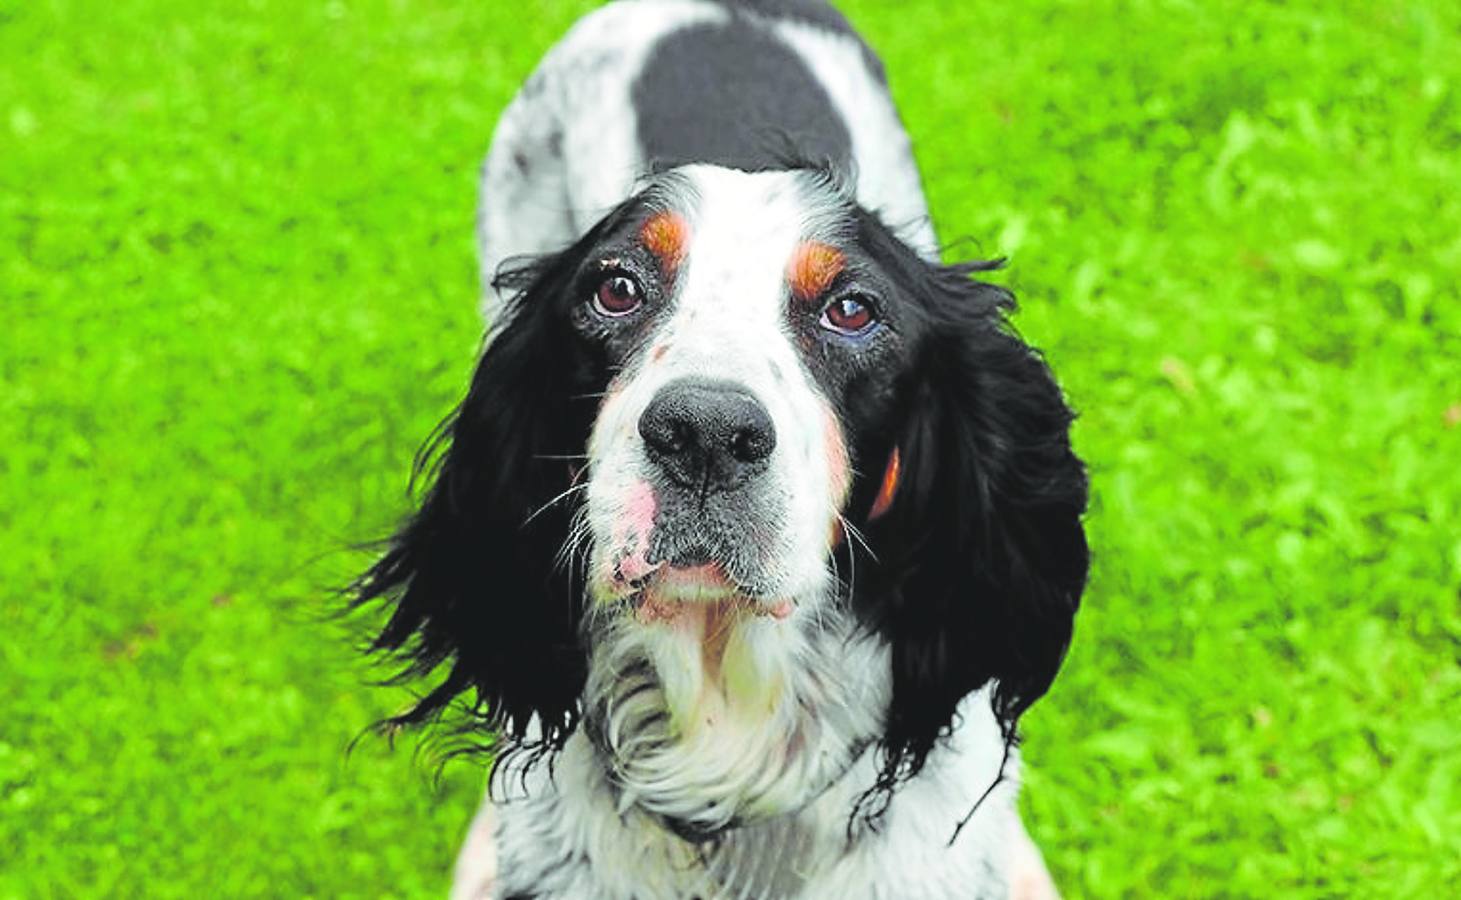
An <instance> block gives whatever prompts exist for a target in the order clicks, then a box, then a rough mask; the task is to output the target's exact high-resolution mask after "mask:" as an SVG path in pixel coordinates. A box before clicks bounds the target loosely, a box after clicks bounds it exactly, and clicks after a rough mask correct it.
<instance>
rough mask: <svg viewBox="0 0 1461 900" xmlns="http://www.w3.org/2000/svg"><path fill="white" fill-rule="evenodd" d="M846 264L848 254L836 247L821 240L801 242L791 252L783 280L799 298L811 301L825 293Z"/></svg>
mask: <svg viewBox="0 0 1461 900" xmlns="http://www.w3.org/2000/svg"><path fill="white" fill-rule="evenodd" d="M846 266H847V257H845V256H843V255H842V251H841V250H838V249H837V248H836V247H833V246H832V245H830V244H823V243H822V242H820V241H804V242H802V243H801V244H798V245H797V248H796V250H795V251H794V252H793V253H792V254H791V262H789V263H788V264H787V267H786V280H787V282H788V283H790V284H791V292H792V294H793V295H794V296H795V297H796V298H797V299H798V300H801V301H803V302H811V301H813V300H816V299H817V298H818V297H820V296H822V294H824V293H826V291H827V289H828V288H830V287H831V286H832V282H833V281H835V280H837V276H838V275H841V274H842V270H843V269H844V268H845V267H846Z"/></svg>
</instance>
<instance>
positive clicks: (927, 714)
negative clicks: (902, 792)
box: [842, 211, 1089, 799]
mask: <svg viewBox="0 0 1461 900" xmlns="http://www.w3.org/2000/svg"><path fill="white" fill-rule="evenodd" d="M857 216H858V228H857V244H858V248H859V251H860V252H865V253H867V254H868V255H869V256H870V257H871V258H872V259H873V260H874V261H875V262H876V263H877V265H878V266H879V267H880V268H881V269H883V270H884V273H885V276H886V280H887V282H888V283H889V284H893V285H898V286H900V295H899V296H898V297H897V298H896V304H897V307H898V312H899V314H900V318H899V328H900V331H901V337H902V339H903V341H904V346H903V348H902V349H901V352H900V354H899V355H900V356H901V363H900V364H899V365H897V366H896V367H895V369H896V371H898V372H899V374H898V375H897V376H896V378H895V379H893V380H892V383H888V382H887V381H886V380H884V379H876V380H877V382H878V383H877V384H875V385H873V386H872V388H873V389H870V390H868V391H866V392H863V391H854V392H852V393H851V394H850V395H844V396H845V398H846V399H845V402H844V404H843V406H842V415H843V417H844V427H845V428H846V429H847V433H848V435H849V438H850V440H851V441H852V442H853V444H854V446H853V448H852V455H853V458H854V465H855V466H856V467H857V471H858V472H859V473H860V475H859V478H858V480H857V482H856V483H855V485H854V490H853V496H852V500H851V502H850V505H849V510H848V511H849V513H851V517H852V518H853V519H854V521H859V520H865V518H866V516H867V511H868V510H869V508H870V507H871V505H872V503H873V498H874V497H875V496H876V494H877V490H878V486H879V483H880V481H881V477H882V473H883V469H884V465H885V463H886V461H887V459H888V457H889V454H890V453H891V452H892V451H893V448H894V447H896V448H897V449H898V451H899V453H900V454H901V459H902V481H901V484H900V486H899V489H898V492H897V494H896V496H895V499H894V501H893V504H892V508H891V509H890V510H889V512H888V513H887V514H886V515H885V516H883V517H882V518H879V519H877V520H876V521H872V522H866V523H865V524H864V526H863V529H862V530H863V533H864V535H865V536H866V538H867V542H868V544H869V546H870V548H871V554H872V555H868V554H866V553H864V552H863V551H862V549H861V547H860V545H858V544H857V543H856V542H853V541H849V542H847V543H846V545H845V546H844V547H843V550H842V552H843V553H844V554H846V553H854V552H855V553H858V554H859V558H858V559H857V561H856V565H857V573H858V576H857V582H856V584H855V593H854V596H853V604H854V608H855V609H856V610H857V612H858V613H859V615H861V616H862V617H863V618H864V621H866V622H867V623H868V624H869V625H870V627H873V628H875V629H876V630H877V631H878V632H879V633H880V634H881V635H882V636H883V637H884V638H886V639H887V640H888V642H889V643H890V644H891V646H892V664H893V697H892V702H891V704H890V707H889V710H888V720H887V725H886V731H885V733H884V735H883V739H882V742H881V749H882V754H883V772H882V778H881V780H880V783H879V785H878V788H877V792H879V793H882V794H883V798H884V799H886V796H887V794H888V792H890V791H891V790H892V789H893V788H894V787H896V785H897V784H898V783H900V782H902V781H904V780H906V779H907V778H910V777H912V776H913V775H914V774H917V772H918V771H920V770H921V768H922V766H923V763H924V761H925V759H926V758H927V756H928V753H929V752H930V751H931V750H932V749H933V747H934V746H935V744H936V743H937V741H938V740H939V739H940V738H941V737H943V736H946V735H947V734H949V732H950V730H951V728H952V727H953V725H954V714H955V711H956V708H957V706H958V703H959V701H960V700H962V699H963V698H964V697H965V696H966V695H968V694H969V693H970V692H972V691H975V690H977V689H978V688H980V687H982V686H983V685H985V684H986V683H988V682H991V681H992V682H994V685H995V687H994V693H993V707H994V712H995V714H996V716H997V718H998V720H999V722H1000V725H1001V727H1002V728H1003V730H1004V732H1005V737H1006V740H1007V741H1012V740H1014V737H1015V733H1016V732H1015V729H1016V725H1017V723H1018V720H1019V717H1020V716H1021V714H1023V713H1024V711H1025V710H1026V709H1028V708H1029V706H1030V705H1031V704H1032V703H1034V702H1035V701H1036V700H1038V699H1039V698H1040V697H1041V696H1042V695H1043V694H1044V693H1045V692H1046V690H1048V688H1049V687H1050V684H1051V681H1052V680H1053V679H1054V678H1055V674H1056V672H1057V671H1058V670H1059V668H1060V665H1061V662H1062V661H1063V659H1064V657H1065V652H1066V649H1067V647H1068V646H1069V644H1070V638H1071V634H1072V629H1073V624H1074V618H1075V614H1076V610H1077V608H1078V606H1079V604H1080V597H1081V593H1082V591H1083V590H1084V587H1085V581H1086V574H1087V569H1088V566H1089V551H1088V549H1087V545H1086V538H1085V532H1084V529H1083V526H1082V522H1081V517H1082V515H1083V513H1084V512H1085V509H1086V496H1087V484H1086V473H1085V467H1084V466H1083V465H1082V463H1081V461H1080V460H1079V459H1078V458H1077V457H1076V456H1075V454H1074V452H1073V451H1072V449H1071V445H1070V437H1069V430H1070V425H1071V423H1072V421H1073V419H1074V413H1073V412H1072V411H1071V410H1070V408H1069V407H1068V406H1067V405H1066V403H1065V400H1064V397H1063V396H1062V394H1061V391H1060V388H1059V386H1058V385H1057V384H1056V381H1055V378H1054V377H1053V375H1052V374H1051V372H1050V369H1049V368H1048V367H1047V366H1046V364H1045V362H1044V360H1043V359H1042V358H1041V356H1040V355H1039V353H1038V352H1037V351H1035V350H1034V349H1033V348H1031V347H1030V346H1029V345H1027V344H1026V343H1025V342H1024V341H1022V340H1021V339H1020V338H1019V337H1018V335H1016V334H1015V332H1014V331H1013V329H1012V328H1011V327H1010V325H1009V323H1008V321H1007V318H1006V317H1007V314H1008V312H1009V311H1010V310H1012V309H1013V308H1014V300H1013V298H1012V297H1011V296H1010V295H1009V293H1008V292H1007V291H1005V290H1004V289H1002V288H999V287H996V286H994V285H990V284H985V283H981V282H978V281H975V280H972V279H971V278H970V275H971V274H972V273H974V272H977V271H981V270H987V269H989V268H992V267H994V266H995V265H997V263H972V264H965V265H953V266H942V265H936V264H931V263H929V262H927V261H925V260H923V259H922V258H920V257H919V256H918V255H917V254H915V253H914V252H913V251H912V250H911V249H910V248H908V247H907V246H906V245H905V244H903V243H902V242H901V241H899V240H898V239H897V238H896V237H894V236H893V234H892V233H891V232H890V231H889V230H888V229H887V228H886V227H885V226H884V225H883V224H882V223H881V222H879V221H878V220H877V219H876V217H874V216H872V215H871V214H868V213H866V212H863V211H859V212H858V213H857ZM863 393H866V394H867V395H868V396H869V397H871V398H873V399H872V400H871V401H869V402H859V401H858V400H857V397H859V396H861V395H862V394H863ZM888 395H891V396H892V397H893V398H895V399H894V400H893V402H892V403H888V402H886V400H885V399H884V398H885V397H886V396H888Z"/></svg>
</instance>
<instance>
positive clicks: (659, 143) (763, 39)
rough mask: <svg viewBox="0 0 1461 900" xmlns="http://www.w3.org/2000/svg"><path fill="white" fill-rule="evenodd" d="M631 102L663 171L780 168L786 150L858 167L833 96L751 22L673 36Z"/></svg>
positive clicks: (648, 66)
mask: <svg viewBox="0 0 1461 900" xmlns="http://www.w3.org/2000/svg"><path fill="white" fill-rule="evenodd" d="M631 96H632V98H633V103H634V112H635V118H636V120H637V122H638V127H639V141H640V145H641V146H642V147H643V149H644V156H645V158H646V159H649V160H652V161H654V163H655V164H656V166H657V167H671V166H678V165H684V164H687V163H715V164H717V165H722V166H728V167H730V168H735V169H743V170H746V171H759V170H762V169H774V168H783V167H784V166H783V162H784V154H782V153H780V152H779V148H784V147H788V146H791V147H796V148H797V149H798V151H799V152H800V153H801V154H803V155H804V156H806V157H807V158H809V159H814V160H826V161H828V162H830V163H831V165H832V166H833V167H835V168H837V169H840V170H842V171H847V170H848V169H849V167H850V166H851V162H852V138H851V137H850V136H849V134H848V131H847V126H846V124H845V123H843V121H842V119H841V118H840V117H839V116H838V114H837V111H836V109H835V108H834V107H833V105H832V99H831V98H830V97H828V96H827V92H826V91H825V90H823V89H822V86H821V84H820V83H818V81H817V80H816V78H815V77H814V76H813V75H812V73H811V71H809V70H808V69H807V67H806V65H805V64H803V63H802V61H801V59H800V58H799V57H798V56H797V55H796V53H795V52H793V51H792V50H791V49H790V48H789V47H788V46H787V45H786V44H784V43H782V42H781V41H780V40H779V39H778V38H777V37H776V36H775V35H774V34H772V33H771V32H770V31H768V30H767V29H765V28H763V27H760V26H758V25H756V24H754V23H752V22H749V21H747V20H746V19H744V18H740V17H737V18H733V19H732V20H731V21H730V22H726V23H718V24H706V25H695V26H692V27H689V28H685V29H681V30H679V31H675V32H672V33H670V34H668V35H666V36H665V37H664V38H662V39H661V40H660V41H659V43H658V44H656V45H655V48H654V50H653V52H652V53H651V54H650V56H649V59H648V60H647V61H646V62H645V64H644V69H643V70H642V71H641V72H640V74H639V77H638V78H636V79H635V81H634V86H633V88H632V94H631Z"/></svg>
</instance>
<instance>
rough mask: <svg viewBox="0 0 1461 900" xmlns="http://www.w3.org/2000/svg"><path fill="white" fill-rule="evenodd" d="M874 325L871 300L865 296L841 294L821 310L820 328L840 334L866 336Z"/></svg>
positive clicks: (875, 315)
mask: <svg viewBox="0 0 1461 900" xmlns="http://www.w3.org/2000/svg"><path fill="white" fill-rule="evenodd" d="M876 324H878V316H877V313H876V312H874V307H873V300H872V298H871V297H869V296H867V295H866V294H843V295H842V296H841V297H838V298H837V299H836V300H833V301H832V302H831V303H828V304H827V307H826V308H825V309H823V310H822V327H823V328H826V329H829V330H831V331H836V332H838V333H840V334H848V335H858V334H866V333H867V332H868V331H871V330H872V328H873V326H874V325H876Z"/></svg>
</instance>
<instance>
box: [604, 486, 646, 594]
mask: <svg viewBox="0 0 1461 900" xmlns="http://www.w3.org/2000/svg"><path fill="white" fill-rule="evenodd" d="M657 508H658V504H657V503H656V501H655V499H654V489H653V488H651V487H650V486H649V483H648V482H645V481H638V482H635V483H634V485H633V486H632V487H630V488H629V496H628V498H627V499H626V500H625V503H624V513H623V515H621V516H620V517H619V520H618V521H617V522H615V523H614V531H613V534H612V535H611V536H610V537H611V539H612V541H613V546H614V555H613V566H614V571H613V573H612V576H613V581H614V585H615V586H616V587H622V588H627V587H634V586H636V585H637V584H638V583H639V582H642V581H643V580H644V579H645V578H646V577H648V576H649V574H650V573H651V572H653V571H654V570H655V569H656V568H658V567H657V566H654V565H651V564H650V562H649V533H650V531H651V530H652V529H653V528H654V513H655V510H656V509H657Z"/></svg>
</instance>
